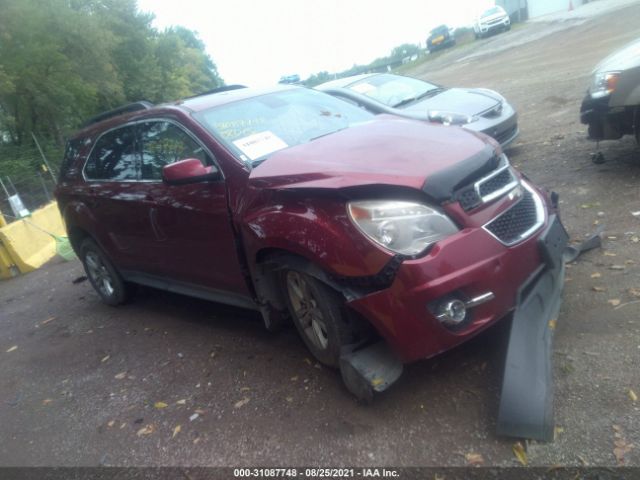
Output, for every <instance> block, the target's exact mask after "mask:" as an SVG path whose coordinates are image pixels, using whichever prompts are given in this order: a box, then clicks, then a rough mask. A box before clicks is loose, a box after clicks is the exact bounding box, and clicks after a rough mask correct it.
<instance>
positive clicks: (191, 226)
mask: <svg viewBox="0 0 640 480" xmlns="http://www.w3.org/2000/svg"><path fill="white" fill-rule="evenodd" d="M138 132H139V138H140V147H141V152H142V154H141V181H142V182H143V183H144V184H145V185H146V186H145V188H146V196H145V199H146V205H147V214H146V217H147V219H148V221H149V223H150V226H151V231H152V232H153V239H152V241H151V242H150V244H149V246H148V248H149V251H150V252H153V255H154V256H155V257H156V258H157V259H158V261H159V262H160V263H159V265H160V266H161V270H162V272H163V275H164V276H166V277H168V278H170V279H173V280H174V281H176V282H177V283H181V284H184V285H187V286H188V285H193V286H200V287H205V288H207V289H209V290H213V291H220V292H222V291H227V292H234V293H238V294H241V295H249V292H248V289H247V285H246V282H245V280H244V276H243V275H242V272H241V269H240V262H239V259H238V255H237V250H236V243H235V235H234V232H233V230H232V227H231V221H230V216H229V211H228V208H227V191H226V186H225V182H224V179H222V178H221V179H220V180H219V181H215V182H199V183H190V184H184V185H168V184H166V183H163V181H162V168H163V167H164V166H165V165H168V164H171V163H174V162H177V161H179V160H184V159H186V158H197V159H199V160H200V161H201V162H202V163H203V165H205V166H207V165H214V164H215V159H214V158H213V155H212V154H211V153H210V152H209V151H208V150H207V149H206V148H205V147H204V144H203V143H202V142H201V141H200V140H199V139H198V138H197V137H196V136H195V135H194V134H192V133H191V132H190V131H189V130H187V129H186V128H185V127H184V126H182V125H181V124H179V123H177V122H175V121H173V120H167V119H157V120H147V121H144V122H141V123H139V124H138Z"/></svg>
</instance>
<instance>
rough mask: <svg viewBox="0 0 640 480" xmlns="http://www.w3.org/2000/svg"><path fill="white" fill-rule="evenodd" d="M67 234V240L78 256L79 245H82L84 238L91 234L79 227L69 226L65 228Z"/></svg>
mask: <svg viewBox="0 0 640 480" xmlns="http://www.w3.org/2000/svg"><path fill="white" fill-rule="evenodd" d="M67 235H68V237H69V242H70V243H71V246H72V247H73V251H74V252H76V255H78V257H80V245H82V242H83V240H84V239H85V238H90V237H91V235H89V234H88V233H87V232H86V231H85V230H83V229H82V228H80V227H69V228H68V229H67Z"/></svg>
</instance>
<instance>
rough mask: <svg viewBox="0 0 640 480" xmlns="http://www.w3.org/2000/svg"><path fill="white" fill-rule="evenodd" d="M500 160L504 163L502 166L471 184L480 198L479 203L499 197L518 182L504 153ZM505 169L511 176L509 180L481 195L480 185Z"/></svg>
mask: <svg viewBox="0 0 640 480" xmlns="http://www.w3.org/2000/svg"><path fill="white" fill-rule="evenodd" d="M501 162H502V163H504V165H503V166H502V167H499V168H498V169H496V170H494V171H493V172H491V173H490V174H489V175H487V176H486V177H482V178H481V179H480V180H478V181H476V182H475V183H474V184H473V189H474V190H475V192H476V193H477V194H478V197H479V198H480V200H481V203H488V202H490V201H492V200H495V199H496V198H499V197H501V196H502V195H504V194H505V193H507V192H509V191H511V190H513V189H514V188H516V187H517V186H518V184H519V183H520V182H519V180H518V178H517V177H516V176H515V175H514V174H513V172H512V171H511V165H510V164H509V160H508V159H507V156H506V155H504V154H502V156H501ZM505 171H508V173H509V176H510V177H511V180H510V181H509V182H508V183H506V184H505V185H504V186H502V187H500V188H498V189H497V190H493V191H491V192H490V193H488V194H486V195H484V196H483V195H482V193H481V190H482V186H483V185H484V184H486V183H487V182H489V181H491V180H492V179H494V178H495V177H497V176H498V175H500V174H502V173H503V172H505Z"/></svg>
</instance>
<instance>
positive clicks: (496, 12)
mask: <svg viewBox="0 0 640 480" xmlns="http://www.w3.org/2000/svg"><path fill="white" fill-rule="evenodd" d="M508 30H511V20H510V19H509V15H508V14H507V12H506V11H505V10H504V8H502V7H501V6H500V5H495V6H493V7H491V8H488V9H486V10H485V11H484V12H482V13H481V14H480V15H478V16H477V17H476V20H475V22H474V23H473V33H474V34H475V36H476V38H484V37H486V36H487V35H490V34H492V33H494V32H499V31H502V32H506V31H508Z"/></svg>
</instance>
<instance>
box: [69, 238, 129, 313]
mask: <svg viewBox="0 0 640 480" xmlns="http://www.w3.org/2000/svg"><path fill="white" fill-rule="evenodd" d="M80 258H81V259H82V264H83V265H84V271H85V272H86V273H87V277H89V281H90V282H91V285H93V288H94V289H95V290H96V292H98V295H100V298H102V301H103V302H104V303H106V304H108V305H120V304H121V303H124V302H126V301H127V300H128V298H129V296H130V294H131V293H132V289H131V287H130V285H128V284H126V283H125V282H124V280H123V279H122V277H121V276H120V274H119V273H118V271H117V270H116V269H115V267H114V266H113V265H112V264H111V262H110V261H109V259H108V258H107V256H106V254H105V253H104V252H103V251H102V249H101V248H100V247H98V245H97V244H96V243H95V242H94V241H93V240H92V239H90V238H87V239H85V240H84V241H83V242H82V245H81V246H80Z"/></svg>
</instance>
